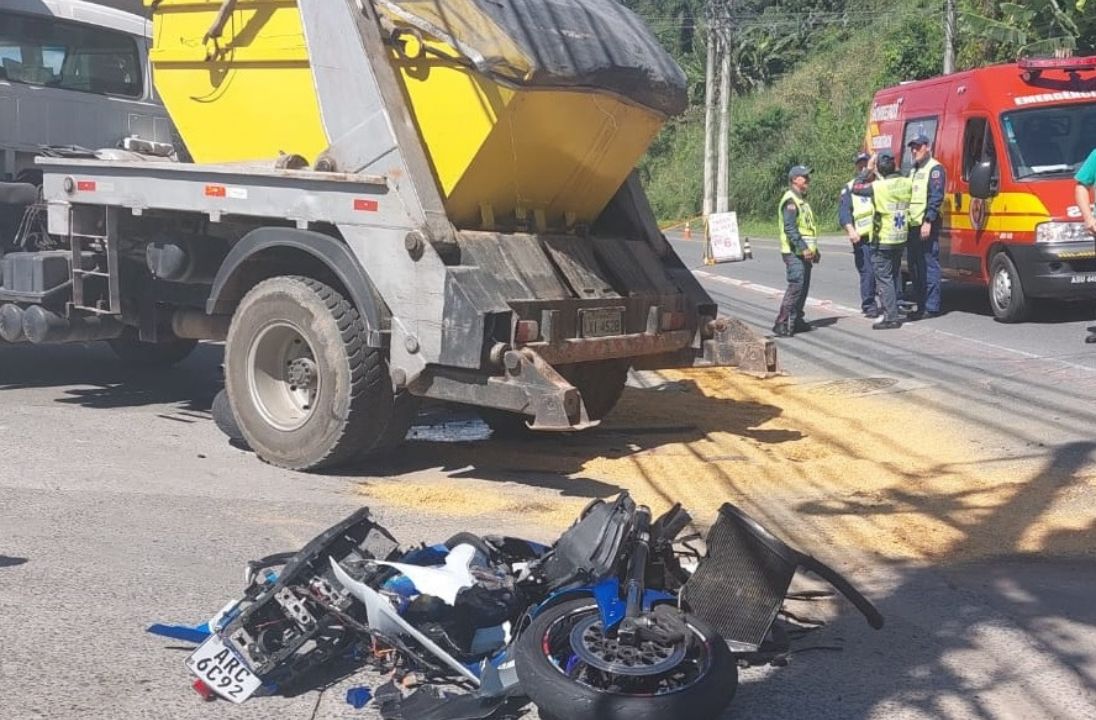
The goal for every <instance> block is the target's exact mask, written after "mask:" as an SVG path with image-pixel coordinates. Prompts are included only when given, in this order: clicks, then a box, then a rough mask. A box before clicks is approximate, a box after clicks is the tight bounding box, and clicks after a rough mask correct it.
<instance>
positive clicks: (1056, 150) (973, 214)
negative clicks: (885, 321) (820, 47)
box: [867, 58, 1096, 322]
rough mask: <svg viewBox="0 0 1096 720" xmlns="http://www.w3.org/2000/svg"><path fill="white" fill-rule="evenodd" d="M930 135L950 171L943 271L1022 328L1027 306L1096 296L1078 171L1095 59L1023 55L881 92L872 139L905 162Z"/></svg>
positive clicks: (1092, 139) (1089, 137) (1092, 106)
mask: <svg viewBox="0 0 1096 720" xmlns="http://www.w3.org/2000/svg"><path fill="white" fill-rule="evenodd" d="M921 133H923V134H925V135H927V136H928V137H929V138H930V139H931V140H932V150H933V157H935V158H936V160H937V161H939V162H940V163H942V164H943V165H944V167H945V169H946V170H947V187H946V194H945V197H944V203H943V207H942V216H943V226H942V230H941V235H940V265H941V269H942V271H943V274H944V276H945V277H946V278H948V279H949V280H951V281H954V282H962V283H970V284H975V285H980V286H983V287H985V288H986V289H987V292H988V296H989V302H990V306H991V308H992V310H993V314H994V316H995V317H996V318H997V319H998V320H1000V321H1002V322H1022V321H1024V320H1026V319H1027V318H1028V317H1029V316H1030V311H1031V308H1032V300H1034V299H1040V298H1046V299H1057V300H1080V301H1087V302H1091V301H1092V300H1094V299H1096V245H1094V242H1093V238H1092V237H1091V236H1089V235H1088V234H1087V233H1086V232H1085V229H1084V226H1083V224H1082V222H1081V211H1080V208H1078V207H1077V205H1076V201H1075V199H1074V186H1075V182H1074V180H1073V175H1074V174H1075V173H1076V171H1077V169H1078V168H1079V167H1080V166H1081V164H1082V163H1083V162H1084V160H1085V158H1087V157H1088V155H1089V153H1090V152H1091V151H1092V150H1093V148H1094V147H1096V58H1065V59H1059V60H1034V59H1031V60H1022V61H1020V62H1018V63H1010V64H1004V65H995V66H991V67H986V68H979V69H976V70H969V71H966V72H961V73H955V74H953V75H948V76H944V77H939V78H933V79H930V80H924V81H920V82H914V83H905V84H902V85H899V86H897V87H893V88H887V89H885V90H881V91H879V92H878V93H877V94H876V95H875V98H874V101H873V103H872V108H871V113H870V116H869V120H868V133H867V142H868V144H869V146H870V147H871V148H872V149H874V150H876V151H881V150H889V151H891V152H893V153H894V154H895V156H896V157H899V156H900V157H902V158H903V167H904V168H905V169H906V170H909V168H910V167H911V165H912V161H911V159H910V154H909V150H908V148H907V147H906V143H907V142H908V141H909V140H910V138H912V137H913V136H915V135H917V134H921Z"/></svg>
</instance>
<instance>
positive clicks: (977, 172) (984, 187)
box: [970, 160, 997, 200]
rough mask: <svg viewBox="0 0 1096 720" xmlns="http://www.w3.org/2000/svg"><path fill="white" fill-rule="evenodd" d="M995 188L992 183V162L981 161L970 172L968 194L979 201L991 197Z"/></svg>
mask: <svg viewBox="0 0 1096 720" xmlns="http://www.w3.org/2000/svg"><path fill="white" fill-rule="evenodd" d="M996 190H997V188H995V187H994V182H993V161H992V160H983V161H981V162H979V163H978V164H977V165H975V166H974V167H973V168H971V170H970V194H971V196H972V197H976V198H979V199H981V200H988V199H990V198H991V197H993V194H994V192H996Z"/></svg>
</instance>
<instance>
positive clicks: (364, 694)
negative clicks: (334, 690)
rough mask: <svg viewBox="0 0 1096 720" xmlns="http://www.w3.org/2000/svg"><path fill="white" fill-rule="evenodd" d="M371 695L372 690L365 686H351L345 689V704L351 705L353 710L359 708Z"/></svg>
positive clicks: (363, 705)
mask: <svg viewBox="0 0 1096 720" xmlns="http://www.w3.org/2000/svg"><path fill="white" fill-rule="evenodd" d="M372 697H373V691H371V690H370V689H369V688H367V687H364V686H363V687H352V688H350V689H349V690H347V691H346V704H347V705H353V706H354V709H355V710H361V709H362V708H363V707H365V704H366V703H368V702H369V701H370V699H372Z"/></svg>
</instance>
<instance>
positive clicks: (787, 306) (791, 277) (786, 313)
mask: <svg viewBox="0 0 1096 720" xmlns="http://www.w3.org/2000/svg"><path fill="white" fill-rule="evenodd" d="M780 257H781V258H783V259H784V266H785V269H786V270H787V277H788V289H787V290H785V291H784V300H783V301H781V303H780V312H779V313H778V314H777V316H776V324H777V325H786V326H788V327H789V328H790V327H792V326H794V325H795V323H796V321H797V320H803V307H804V306H805V305H806V304H807V293H808V292H809V291H810V289H811V264H810V263H809V262H807V261H806V260H804V259H803V258H801V257H799V256H798V255H793V254H791V253H785V254H782V255H781V256H780Z"/></svg>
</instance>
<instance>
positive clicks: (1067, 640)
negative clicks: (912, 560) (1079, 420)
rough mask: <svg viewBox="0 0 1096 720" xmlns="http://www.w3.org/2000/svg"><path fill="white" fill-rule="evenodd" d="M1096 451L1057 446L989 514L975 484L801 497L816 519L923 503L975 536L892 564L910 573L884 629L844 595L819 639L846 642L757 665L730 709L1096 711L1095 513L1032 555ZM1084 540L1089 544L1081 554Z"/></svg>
mask: <svg viewBox="0 0 1096 720" xmlns="http://www.w3.org/2000/svg"><path fill="white" fill-rule="evenodd" d="M1093 460H1096V443H1091V442H1075V443H1067V444H1064V445H1062V446H1060V447H1057V448H1055V449H1054V451H1053V453H1052V456H1051V458H1050V460H1049V462H1048V463H1047V464H1046V466H1045V467H1044V468H1043V470H1042V471H1041V472H1039V473H1038V474H1037V475H1036V476H1034V477H1032V478H1030V479H1029V480H1026V481H1024V482H1023V483H1022V484H1021V486H1020V487H1019V489H1018V490H1017V492H1016V493H1015V494H1014V495H1013V497H1012V498H1011V499H1010V500H1009V501H1008V502H1005V503H1003V504H1002V505H1000V506H998V507H996V508H993V509H989V510H987V511H986V512H983V513H980V514H979V513H975V514H978V515H980V517H979V518H978V519H977V520H972V519H969V518H970V517H971V514H972V513H971V512H970V511H971V509H972V507H973V501H972V500H970V499H968V498H966V497H964V496H963V495H962V494H959V495H955V494H952V495H948V496H945V497H932V496H928V497H921V498H919V499H916V498H912V497H910V496H904V495H903V496H899V495H895V496H894V497H892V498H890V499H889V502H883V503H881V504H877V503H872V504H867V503H860V502H858V501H857V500H848V501H846V502H844V503H843V504H839V505H837V506H833V505H827V506H824V507H823V506H819V505H818V504H816V503H804V504H803V505H801V506H800V507H799V508H797V509H798V510H799V512H801V513H804V514H807V515H815V516H828V515H851V514H855V515H857V516H861V517H871V516H873V515H880V514H891V513H896V512H906V513H909V512H916V513H923V514H925V515H928V516H932V517H935V518H937V519H938V520H940V521H941V522H943V523H947V524H949V525H951V526H952V527H955V528H958V529H960V530H961V531H962V534H961V539H960V540H958V541H957V542H956V543H954V545H953V546H952V547H950V548H948V549H947V550H946V551H944V552H942V553H941V555H942V557H943V558H944V559H943V561H942V562H941V563H940V564H939V565H935V566H931V567H924V566H917V567H914V566H904V567H900V566H895V567H893V568H892V570H893V571H894V573H895V574H896V576H897V577H898V578H899V580H898V582H897V583H896V585H895V587H894V589H893V590H891V591H889V592H887V593H886V596H885V597H882V598H878V597H877V598H876V604H877V606H878V607H879V609H880V610H881V611H882V612H883V614H884V615H885V616H886V617H887V626H886V627H884V629H883V630H882V631H880V632H877V633H876V632H871V631H869V630H868V629H867V628H866V626H865V625H864V624H863V621H862V619H861V618H860V617H859V615H857V613H856V611H855V610H854V609H852V608H851V607H849V606H848V605H842V609H841V615H840V617H839V618H838V619H837V620H836V621H834V622H833V623H831V624H830V625H829V626H828V627H827V628H826V629H824V630H822V631H820V632H819V633H818V635H817V636H812V637H811V638H810V641H811V644H823V643H827V642H833V641H837V642H838V643H840V644H841V645H843V646H844V651H843V652H840V653H812V654H810V655H806V656H802V657H798V656H794V655H793V658H792V662H791V664H790V665H789V666H788V667H786V668H782V669H779V670H777V671H775V672H768V673H763V674H762V676H761V677H755V678H752V679H751V678H750V676H749V675H747V677H746V679H745V682H744V683H743V685H742V687H741V690H740V693H739V697H738V699H737V700H736V702H735V704H734V706H733V712H732V713H731V715H732V716H735V717H743V716H749V715H750V713H751V711H757V712H764V713H765V715H766V716H767V717H806V716H807V714H809V715H810V716H813V717H841V718H868V717H873V718H907V717H909V718H954V719H956V720H959V719H960V718H961V719H962V720H983V719H984V720H991V719H997V718H1006V717H1039V718H1094V717H1096V692H1094V691H1093V688H1094V687H1096V603H1093V602H1092V587H1093V586H1092V578H1094V577H1096V520H1092V521H1090V522H1089V524H1088V525H1087V526H1085V527H1079V528H1078V529H1075V530H1074V529H1071V530H1059V531H1056V532H1053V533H1050V534H1048V535H1046V536H1045V537H1044V538H1043V540H1042V543H1041V545H1040V547H1041V549H1040V552H1038V553H1037V554H1032V553H1021V552H1019V550H1020V547H1021V545H1022V541H1023V540H1024V538H1025V537H1026V536H1027V535H1028V534H1029V533H1031V532H1033V531H1035V530H1036V529H1037V528H1036V526H1037V523H1038V521H1039V519H1040V517H1041V516H1042V515H1043V513H1044V512H1045V511H1046V510H1047V509H1048V508H1049V507H1050V506H1051V505H1052V504H1053V503H1054V502H1055V501H1056V500H1060V497H1061V496H1062V494H1063V493H1067V492H1069V490H1070V488H1071V487H1072V486H1073V485H1074V484H1075V482H1076V481H1077V473H1078V471H1079V470H1080V469H1081V468H1083V467H1085V466H1086V465H1087V464H1089V463H1091V462H1092V461H1093ZM1029 544H1030V543H1029ZM1085 547H1087V548H1088V551H1087V554H1085V553H1083V552H1082V553H1078V548H1085ZM953 558H959V560H958V561H955V560H953ZM963 558H969V559H963ZM1020 633H1023V635H1020ZM789 688H795V692H794V693H788V692H786V690H787V689H789Z"/></svg>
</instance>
